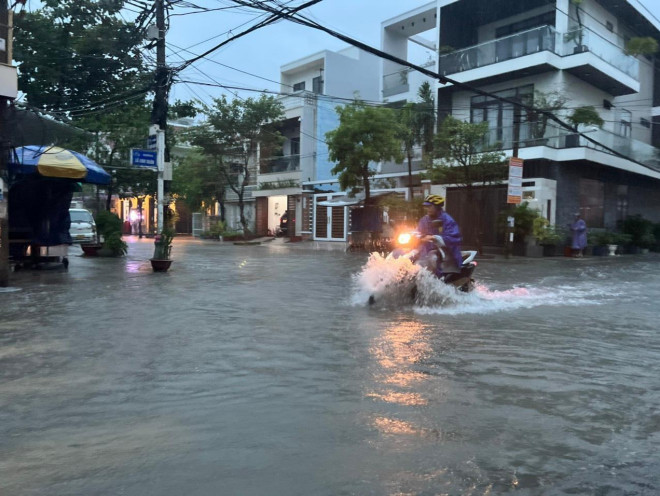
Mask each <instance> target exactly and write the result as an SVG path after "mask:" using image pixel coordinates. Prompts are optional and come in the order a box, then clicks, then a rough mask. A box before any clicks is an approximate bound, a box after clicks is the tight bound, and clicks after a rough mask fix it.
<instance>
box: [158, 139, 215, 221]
mask: <svg viewBox="0 0 660 496" xmlns="http://www.w3.org/2000/svg"><path fill="white" fill-rule="evenodd" d="M219 161H220V158H218V157H215V156H211V155H203V154H202V153H201V152H199V151H196V152H193V153H190V154H189V155H188V156H187V157H185V158H184V159H183V160H182V161H181V162H180V163H178V164H177V166H176V167H175V168H174V174H173V178H172V189H171V190H172V193H174V194H176V195H178V196H179V197H180V198H181V199H182V200H183V201H184V202H185V203H186V205H188V206H189V207H190V208H191V209H192V210H199V209H201V208H203V207H204V206H206V207H208V206H211V205H213V204H214V203H215V202H216V201H217V202H218V203H219V204H220V218H221V219H222V220H223V221H224V220H225V193H226V191H227V181H226V179H225V175H224V174H222V173H221V172H219V171H220V167H221V164H220V163H219Z"/></svg>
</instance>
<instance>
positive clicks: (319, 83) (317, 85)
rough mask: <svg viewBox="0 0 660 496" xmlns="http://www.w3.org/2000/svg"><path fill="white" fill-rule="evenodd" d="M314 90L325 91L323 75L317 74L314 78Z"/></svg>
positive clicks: (317, 91)
mask: <svg viewBox="0 0 660 496" xmlns="http://www.w3.org/2000/svg"><path fill="white" fill-rule="evenodd" d="M312 91H313V92H314V93H319V94H320V93H323V76H317V77H315V78H314V79H312Z"/></svg>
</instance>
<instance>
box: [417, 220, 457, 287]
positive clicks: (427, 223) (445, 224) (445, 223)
mask: <svg viewBox="0 0 660 496" xmlns="http://www.w3.org/2000/svg"><path fill="white" fill-rule="evenodd" d="M437 219H439V220H441V221H442V227H437V226H435V225H433V221H434V220H437ZM437 219H431V217H429V216H428V215H425V216H424V217H422V218H421V219H420V221H419V225H418V226H417V231H419V233H420V234H422V235H423V236H425V235H432V236H437V235H440V236H442V240H443V241H444V242H445V245H446V246H447V251H448V252H449V254H450V255H451V257H452V258H453V259H454V263H455V264H456V267H458V268H460V267H461V265H462V263H463V257H462V256H461V241H463V238H462V237H461V232H460V231H459V229H458V224H456V221H455V220H454V219H453V218H452V217H451V215H449V214H448V213H447V212H445V211H444V210H443V211H442V212H440V214H439V215H438V217H437ZM433 249H435V244H434V243H432V242H427V243H424V245H423V246H422V255H424V254H426V253H428V252H429V251H431V250H433ZM436 272H437V275H438V276H441V275H442V270H441V268H440V264H438V269H437V271H436Z"/></svg>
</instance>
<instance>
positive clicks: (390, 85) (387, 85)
mask: <svg viewBox="0 0 660 496" xmlns="http://www.w3.org/2000/svg"><path fill="white" fill-rule="evenodd" d="M434 65H435V61H433V60H427V61H426V62H424V63H423V64H419V66H420V67H432V66H434ZM411 71H412V69H409V68H407V67H403V66H400V69H399V70H398V71H397V72H393V73H390V74H386V75H385V76H383V96H391V95H397V94H399V93H406V92H407V91H408V90H409V86H408V75H409V74H410V72H411ZM413 83H414V81H413Z"/></svg>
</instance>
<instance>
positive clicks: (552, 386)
mask: <svg viewBox="0 0 660 496" xmlns="http://www.w3.org/2000/svg"><path fill="white" fill-rule="evenodd" d="M152 250H153V244H152V242H151V240H146V239H145V240H142V241H140V242H138V241H137V240H134V241H133V242H131V243H130V248H129V255H128V257H126V258H124V259H103V258H100V259H94V258H83V257H77V256H73V257H71V265H70V267H69V271H68V272H62V271H59V270H50V271H40V272H23V273H21V272H19V273H17V274H14V277H13V279H12V284H13V285H14V286H17V287H19V288H21V289H20V290H19V291H14V292H0V494H2V495H11V496H14V495H49V496H51V495H58V496H59V495H67V496H68V495H71V496H73V495H83V494H88V495H92V494H94V495H96V494H99V495H101V494H103V495H105V494H107V495H127V496H128V495H130V496H143V495H158V496H179V495H183V494H186V495H200V496H201V495H211V494H226V495H241V496H247V495H286V496H292V495H404V494H405V495H409V494H410V495H413V494H414V495H434V494H465V495H467V494H471V495H486V494H507V493H511V494H513V493H516V494H530V495H533V494H603V495H605V494H608V495H610V494H612V495H619V494H648V495H653V494H658V493H660V457H659V456H658V452H660V376H659V375H658V370H659V364H660V331H659V330H658V329H659V328H660V325H659V324H658V316H659V315H660V311H659V309H658V302H659V301H660V257H659V256H657V255H654V254H650V255H644V256H641V255H640V256H624V257H611V258H591V259H539V260H532V259H524V260H499V259H497V260H481V261H480V262H479V266H478V267H477V271H476V273H475V275H476V278H477V280H478V281H477V282H478V287H477V289H476V290H475V292H473V293H472V294H469V295H462V294H461V295H449V296H447V295H445V297H444V298H440V299H435V300H433V299H431V300H429V301H432V302H433V301H436V302H437V301H442V304H438V305H434V304H424V305H413V304H412V303H407V304H403V303H401V304H397V303H396V300H395V299H392V298H390V299H386V301H385V303H384V304H382V305H375V306H373V307H369V306H368V305H367V304H366V299H365V294H367V293H366V292H365V290H364V288H363V287H362V286H360V284H363V283H364V273H363V275H362V279H361V276H360V273H361V270H362V267H363V265H364V264H365V262H366V261H367V256H366V255H365V254H359V253H344V252H343V251H337V250H325V249H319V250H312V249H309V248H304V247H302V246H291V245H285V244H283V243H281V242H280V240H278V241H276V242H273V243H268V244H265V245H261V246H234V245H231V244H220V243H212V242H199V241H193V240H183V239H178V240H177V241H176V242H175V246H174V250H173V258H174V260H175V262H174V264H173V265H172V269H171V270H170V272H168V273H166V274H154V273H152V272H151V267H150V266H149V262H148V258H149V256H150V255H151V253H152ZM72 251H73V252H74V253H76V251H75V250H72ZM429 291H431V292H432V291H441V290H438V289H437V288H435V289H433V288H431V289H429Z"/></svg>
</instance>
